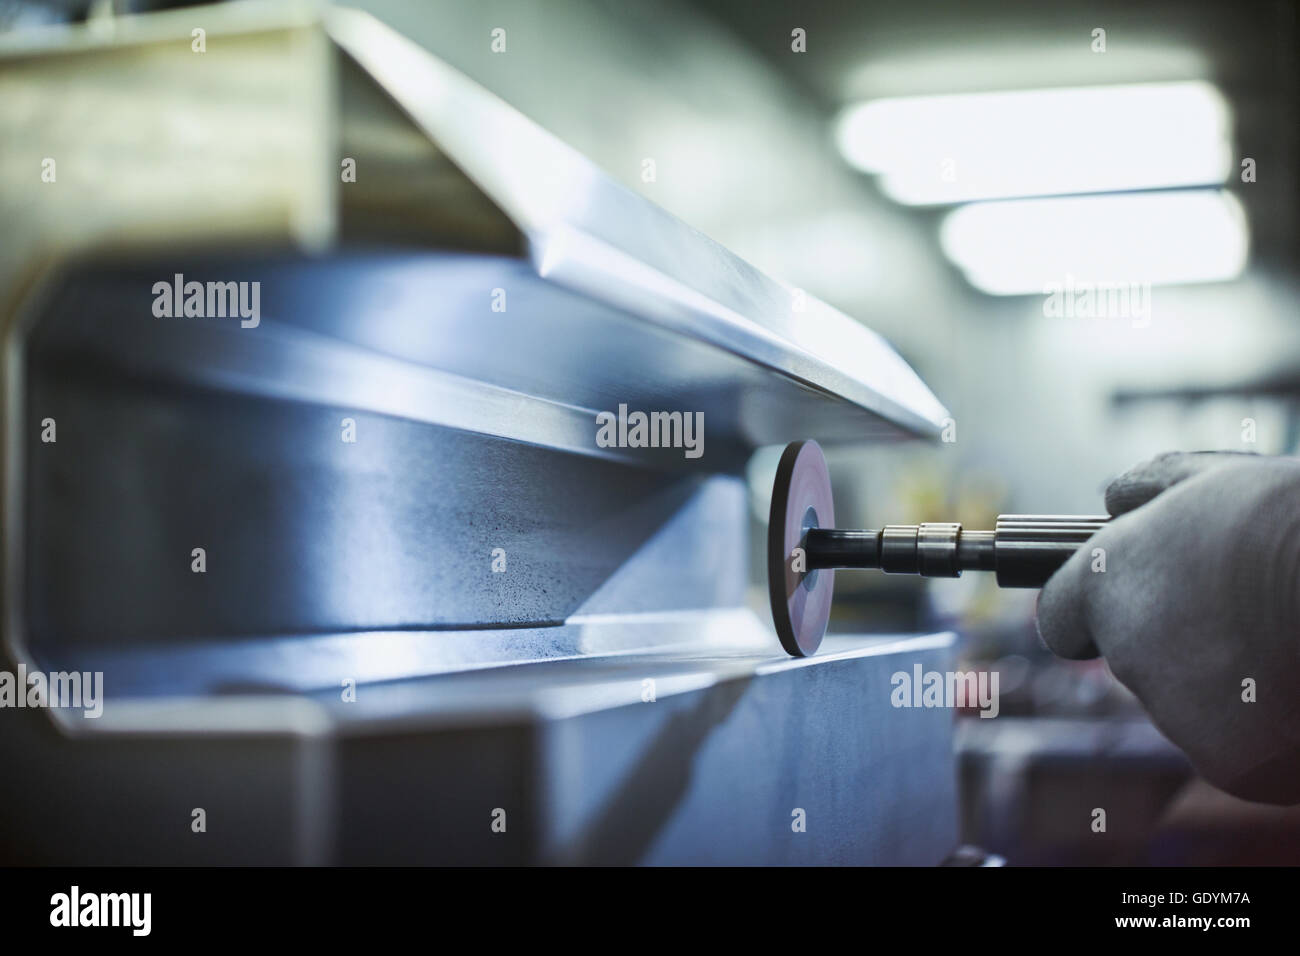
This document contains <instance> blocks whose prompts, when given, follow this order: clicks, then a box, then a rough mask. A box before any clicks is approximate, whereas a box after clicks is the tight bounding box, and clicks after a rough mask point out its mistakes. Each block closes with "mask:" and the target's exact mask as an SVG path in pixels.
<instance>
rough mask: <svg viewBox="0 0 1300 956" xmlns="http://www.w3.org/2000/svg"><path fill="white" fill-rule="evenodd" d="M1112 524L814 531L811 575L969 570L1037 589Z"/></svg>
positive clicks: (1011, 520)
mask: <svg viewBox="0 0 1300 956" xmlns="http://www.w3.org/2000/svg"><path fill="white" fill-rule="evenodd" d="M1109 520H1110V518H1109V517H1107V516H1105V515H999V516H998V519H997V524H996V526H995V528H994V530H992V531H975V530H970V531H968V530H966V529H964V528H963V527H962V526H961V525H960V524H957V523H956V522H946V521H945V522H925V523H922V524H901V525H900V524H892V525H885V527H884V528H882V529H880V530H878V531H875V530H866V531H841V530H837V529H833V528H813V529H811V530H809V531H808V534H807V535H806V537H805V540H804V542H803V548H804V552H805V555H806V560H807V567H808V570H809V572H812V571H817V570H822V569H826V568H875V569H878V570H881V571H884V572H885V573H886V574H919V575H921V576H922V577H927V578H956V577H960V576H961V573H962V572H963V571H992V572H993V573H994V574H995V575H997V581H998V585H999V586H1000V587H1004V588H1037V587H1042V586H1043V585H1044V584H1046V583H1047V579H1048V578H1050V577H1051V576H1052V575H1053V574H1054V573H1055V572H1056V569H1057V568H1059V567H1060V566H1061V565H1062V564H1064V563H1065V562H1066V561H1067V560H1068V559H1069V557H1070V555H1072V554H1074V552H1075V551H1077V550H1078V549H1079V547H1080V546H1081V545H1082V544H1083V543H1084V542H1085V541H1087V540H1088V539H1089V538H1091V537H1092V536H1093V535H1094V534H1096V533H1097V532H1098V531H1100V530H1101V528H1102V527H1103V526H1104V525H1105V524H1106V522H1108V521H1109Z"/></svg>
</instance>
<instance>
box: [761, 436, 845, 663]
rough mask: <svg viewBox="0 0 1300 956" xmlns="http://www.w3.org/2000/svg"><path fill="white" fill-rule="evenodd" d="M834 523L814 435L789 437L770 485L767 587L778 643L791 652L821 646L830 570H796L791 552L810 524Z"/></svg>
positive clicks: (828, 483)
mask: <svg viewBox="0 0 1300 956" xmlns="http://www.w3.org/2000/svg"><path fill="white" fill-rule="evenodd" d="M834 527H835V507H834V505H833V503H832V500H831V478H830V472H829V471H827V469H826V457H825V456H824V455H823V454H822V449H821V446H820V445H818V444H817V443H816V442H815V441H799V442H792V443H791V444H789V445H787V446H786V449H785V452H784V454H782V455H781V463H780V464H779V465H777V468H776V481H775V483H774V484H773V486H772V511H771V514H770V515H769V518H768V525H767V589H768V593H769V594H770V596H771V598H772V620H773V622H774V623H775V624H776V633H777V636H779V637H780V638H781V646H782V647H784V648H785V649H786V650H787V651H789V652H790V653H791V654H793V655H794V656H795V657H810V656H811V655H813V654H815V653H816V652H817V648H818V647H820V646H821V642H822V637H823V636H824V635H825V634H826V623H827V622H828V621H829V620H830V616H831V594H832V592H833V591H834V590H835V572H834V571H833V570H829V569H826V570H820V571H796V570H795V569H794V566H793V565H794V563H795V562H794V552H795V549H796V548H800V549H802V548H803V540H804V535H806V534H807V533H808V530H809V529H810V528H834ZM805 561H806V557H805ZM805 566H806V565H805Z"/></svg>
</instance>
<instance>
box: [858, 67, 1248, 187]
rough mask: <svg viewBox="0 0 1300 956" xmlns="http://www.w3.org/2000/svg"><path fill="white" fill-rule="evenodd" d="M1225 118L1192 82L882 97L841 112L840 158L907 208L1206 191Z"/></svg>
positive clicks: (1226, 154) (1223, 150)
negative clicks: (1031, 198)
mask: <svg viewBox="0 0 1300 956" xmlns="http://www.w3.org/2000/svg"><path fill="white" fill-rule="evenodd" d="M1231 122H1232V117H1231V110H1230V108H1229V107H1228V104H1227V102H1226V101H1225V100H1224V98H1223V96H1222V94H1220V93H1219V91H1218V89H1217V88H1216V87H1214V86H1213V85H1211V84H1209V83H1203V82H1199V81H1195V82H1186V83H1143V84H1135V85H1131V86H1098V87H1084V88H1078V89H1050V90H1028V91H1023V92H1002V93H970V94H957V95H949V96H913V97H900V98H895V99H881V100H875V101H873V102H869V103H864V104H860V105H858V106H855V107H852V108H850V109H849V110H847V111H846V112H845V113H844V114H843V116H841V118H840V120H839V123H838V124H837V130H836V138H837V141H838V144H839V148H840V151H841V152H842V153H843V154H844V157H845V159H847V160H848V161H849V162H850V163H851V164H853V165H854V166H856V167H857V168H859V169H862V170H864V171H866V172H870V173H878V174H880V175H881V177H882V180H881V188H882V189H883V190H884V191H885V193H886V194H887V195H888V196H889V197H890V198H892V199H894V200H896V201H897V202H900V203H905V204H907V205H935V204H942V203H955V202H964V201H969V200H976V199H999V198H1005V197H1013V196H1046V195H1060V194H1067V193H1089V192H1109V191H1116V190H1133V189H1160V188H1167V187H1177V186H1205V185H1217V184H1219V183H1222V182H1224V181H1225V180H1226V178H1227V176H1228V173H1229V170H1230V169H1231V168H1232V164H1233V156H1232V148H1231V136H1230V132H1231Z"/></svg>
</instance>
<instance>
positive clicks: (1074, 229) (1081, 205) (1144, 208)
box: [940, 189, 1249, 295]
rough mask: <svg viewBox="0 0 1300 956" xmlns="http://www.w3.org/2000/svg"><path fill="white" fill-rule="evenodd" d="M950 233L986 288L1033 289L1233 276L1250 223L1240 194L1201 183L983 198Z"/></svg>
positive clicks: (955, 257) (1003, 291)
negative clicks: (1140, 189)
mask: <svg viewBox="0 0 1300 956" xmlns="http://www.w3.org/2000/svg"><path fill="white" fill-rule="evenodd" d="M940 239H941V242H942V245H943V250H944V253H945V254H946V255H947V256H948V258H949V259H950V260H951V261H952V262H953V263H954V264H956V265H957V266H959V267H960V268H961V269H962V270H963V271H964V272H965V273H966V278H967V279H968V280H969V281H970V282H971V284H972V285H974V286H975V287H976V288H978V289H981V290H982V291H984V292H988V293H990V294H992V295H1029V294H1041V293H1043V292H1045V291H1047V290H1048V289H1049V288H1052V287H1060V286H1062V285H1070V284H1073V285H1075V286H1079V285H1082V284H1096V285H1100V284H1106V283H1116V284H1132V283H1141V284H1148V283H1149V284H1150V285H1177V284H1182V283H1189V282H1214V281H1221V280H1226V279H1233V278H1235V277H1236V276H1238V275H1240V274H1241V271H1242V269H1243V268H1245V265H1246V253H1247V247H1248V245H1249V230H1248V228H1247V225H1246V218H1245V215H1244V213H1243V212H1242V209H1241V206H1240V204H1239V203H1238V202H1237V200H1236V199H1234V198H1233V197H1232V196H1231V195H1230V194H1228V193H1226V192H1223V191H1221V190H1217V189H1194V190H1173V191H1168V192H1151V193H1121V194H1117V195H1103V196H1075V197H1069V198H1059V199H1027V200H1014V201H1011V202H992V203H975V204H973V205H970V206H962V207H961V208H959V209H955V210H953V211H952V212H950V213H949V214H948V215H947V217H946V218H945V219H944V222H943V226H942V229H941V232H940Z"/></svg>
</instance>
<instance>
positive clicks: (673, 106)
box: [0, 0, 1300, 863]
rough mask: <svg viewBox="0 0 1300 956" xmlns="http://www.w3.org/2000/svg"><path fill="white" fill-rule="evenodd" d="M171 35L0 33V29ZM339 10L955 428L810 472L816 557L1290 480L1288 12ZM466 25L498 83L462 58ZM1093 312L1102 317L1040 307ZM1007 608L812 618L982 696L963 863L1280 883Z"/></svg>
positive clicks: (972, 595) (1018, 598)
mask: <svg viewBox="0 0 1300 956" xmlns="http://www.w3.org/2000/svg"><path fill="white" fill-rule="evenodd" d="M173 5H174V4H165V3H164V4H155V3H148V2H145V3H137V2H130V3H124V4H105V5H103V6H100V5H98V4H86V3H63V4H58V3H54V4H49V3H46V4H38V3H32V2H26V0H23V2H14V0H0V18H2V22H3V23H4V26H5V27H6V28H10V29H12V28H17V27H21V26H24V25H34V24H36V23H40V22H46V21H57V20H60V19H79V18H81V17H83V16H86V15H87V13H89V14H90V15H92V16H93V15H95V12H96V9H99V10H100V11H102V10H103V9H106V8H115V9H117V10H119V11H121V10H130V11H136V10H145V9H154V8H156V7H159V6H173ZM351 5H352V6H356V7H359V8H363V9H367V10H369V11H371V12H373V13H375V14H376V15H377V16H378V17H379V18H381V19H382V20H384V21H385V22H386V23H388V24H390V25H391V26H393V27H395V28H396V29H398V30H399V31H401V32H402V33H404V34H406V35H407V36H409V37H411V38H413V39H415V40H416V41H417V42H418V43H420V44H421V45H423V46H424V47H426V48H427V49H429V50H431V51H432V52H434V53H435V54H437V55H439V56H440V57H442V58H444V59H445V60H447V61H448V62H449V63H451V64H452V65H454V66H456V67H458V68H459V69H461V70H463V71H464V72H466V73H467V74H469V75H470V76H471V77H472V78H474V79H475V80H477V81H478V82H480V83H482V84H483V85H484V86H486V87H487V88H489V89H491V90H492V91H494V92H496V93H498V94H499V95H501V96H502V97H503V98H504V99H506V100H507V101H508V102H510V103H511V104H513V105H514V106H516V107H518V108H519V109H521V110H522V111H523V112H524V113H526V114H528V115H529V116H531V117H532V118H533V119H535V120H537V121H538V122H539V123H540V124H541V125H542V126H544V127H546V128H547V129H548V130H550V131H551V132H553V133H555V134H556V135H558V136H559V137H560V138H562V139H563V140H565V141H567V142H568V143H570V144H571V145H573V146H574V147H576V148H577V149H578V150H579V151H581V152H582V153H585V154H586V155H587V156H589V157H590V158H592V159H593V160H594V161H596V162H597V163H598V164H599V165H601V166H602V167H604V168H605V169H606V170H607V171H609V172H610V173H611V174H612V175H613V176H614V177H616V178H617V179H619V180H621V181H622V182H624V183H626V184H627V185H628V186H630V187H631V188H633V189H635V190H637V191H638V192H640V193H641V194H643V195H645V196H646V197H648V198H650V199H652V200H653V201H655V202H656V203H659V204H661V205H662V206H664V207H666V208H667V209H668V210H670V211H671V212H673V213H674V214H676V215H677V216H679V217H680V218H682V219H683V220H685V221H686V222H688V223H690V224H691V225H693V226H695V227H697V228H698V229H700V230H701V231H703V232H705V233H707V234H708V235H710V236H712V237H713V238H715V239H717V240H718V241H719V242H721V243H722V244H723V245H725V246H727V247H729V248H730V249H732V250H734V251H736V252H737V253H738V254H740V255H741V256H743V257H745V258H747V259H749V260H750V261H752V262H753V263H754V264H756V265H757V266H759V267H760V268H762V269H763V270H765V271H766V272H768V273H769V274H771V275H773V276H776V277H779V278H781V279H783V280H785V281H787V282H788V283H790V284H791V285H792V286H795V287H797V288H803V289H806V290H808V291H809V292H811V293H813V294H815V295H817V296H819V297H821V298H823V299H825V300H827V301H828V302H830V303H831V304H833V305H834V306H837V307H838V308H839V309H841V310H842V311H844V312H845V313H847V314H848V315H850V316H853V317H855V318H857V319H860V320H861V321H863V322H864V323H866V324H867V325H869V326H870V327H871V328H873V329H875V330H876V331H878V332H879V333H881V334H882V335H884V336H885V337H886V338H887V339H888V340H889V341H890V342H892V343H893V344H894V345H895V346H896V347H897V348H898V349H899V351H900V352H901V353H902V354H903V356H904V357H905V358H906V359H907V360H908V361H909V362H910V363H911V364H912V365H913V367H914V368H916V369H917V371H918V372H919V373H920V375H921V376H922V378H924V380H925V381H926V382H927V383H928V384H929V385H930V386H931V387H932V388H933V390H934V391H935V393H936V394H937V395H938V396H939V398H940V399H941V400H942V401H943V403H944V404H945V405H946V406H947V407H948V409H949V410H950V411H951V413H952V422H951V423H950V428H949V429H948V430H947V432H946V433H945V436H944V441H942V442H940V443H937V444H933V445H930V444H924V443H907V444H900V445H894V446H888V447H881V446H875V445H873V446H870V447H866V446H863V447H862V448H861V449H852V448H847V449H843V448H841V449H833V450H832V452H831V454H830V459H831V465H832V471H833V475H834V479H835V484H836V488H835V496H836V508H837V517H838V519H839V524H840V525H841V526H847V527H854V526H858V527H871V526H879V525H880V524H881V523H884V522H904V521H906V522H917V521H926V520H960V521H963V522H966V523H968V524H969V525H970V526H974V527H991V526H992V524H991V522H992V519H993V517H994V516H995V515H996V514H998V513H1000V512H1001V513H1040V512H1046V513H1083V514H1088V513H1097V512H1099V511H1100V510H1102V502H1101V494H1102V490H1103V489H1104V487H1105V485H1106V484H1107V482H1108V481H1109V480H1110V479H1111V478H1113V477H1114V476H1115V475H1116V474H1118V473H1119V472H1121V471H1122V470H1123V469H1125V468H1126V467H1128V466H1129V465H1131V464H1133V463H1135V462H1137V461H1139V460H1141V459H1143V458H1146V457H1148V456H1150V455H1153V454H1155V453H1158V452H1160V451H1164V450H1169V449H1206V448H1225V449H1238V450H1248V451H1257V452H1261V453H1267V454H1278V453H1294V452H1295V451H1296V448H1297V443H1298V441H1300V332H1298V329H1297V323H1298V321H1300V276H1298V274H1297V266H1296V263H1297V252H1300V233H1298V231H1297V219H1298V213H1300V197H1298V195H1297V170H1298V161H1300V156H1298V154H1297V148H1298V147H1297V130H1300V124H1298V123H1297V105H1298V104H1297V99H1298V96H1300V88H1298V83H1300V71H1297V69H1296V47H1297V39H1300V32H1298V31H1300V27H1298V25H1297V8H1296V5H1295V4H1293V3H1291V2H1288V0H1275V2H1258V3H1256V2H1249V3H1235V4H1223V3H1218V2H1201V0H1156V2H1132V0H1088V2H1061V3H1052V4H1043V3H1018V2H981V3H971V2H967V0H942V2H939V0H912V2H908V3H884V2H879V3H877V2H861V0H842V2H809V3H792V2H782V0H675V2H656V3H636V2H634V3H628V2H621V0H563V2H546V3H538V2H535V0H479V2H474V3H467V2H464V0H435V2H428V3H425V2H421V3H410V2H408V0H354V2H353V3H352V4H351ZM495 27H506V28H507V29H508V32H509V43H510V48H509V49H510V54H511V55H510V56H507V57H498V56H494V55H493V54H492V52H491V50H490V49H489V45H488V44H487V43H480V44H474V45H468V44H465V43H463V42H462V38H463V37H465V36H471V35H472V36H480V35H483V36H486V35H487V34H488V33H489V32H490V31H491V30H492V29H493V28H495ZM1105 282H1121V283H1131V285H1130V286H1128V287H1127V288H1126V291H1130V292H1132V295H1131V296H1128V297H1126V298H1125V299H1124V301H1120V302H1119V303H1118V307H1117V306H1116V300H1115V299H1114V298H1111V299H1109V300H1108V301H1109V306H1108V307H1102V306H1101V305H1099V304H1098V301H1097V300H1096V299H1094V298H1092V297H1089V299H1088V300H1087V301H1084V300H1083V299H1082V298H1080V297H1078V296H1076V295H1074V294H1073V290H1074V289H1077V288H1085V287H1087V286H1088V285H1089V284H1090V283H1105ZM1054 293H1059V294H1054ZM1067 300H1069V301H1067ZM771 467H772V462H771V461H765V460H762V458H761V457H760V459H759V460H757V461H755V462H754V463H753V465H752V470H753V472H754V474H755V475H764V474H770V473H771ZM754 497H755V502H754V504H755V507H754V516H755V517H754V527H755V529H756V530H757V529H759V528H760V527H761V524H762V523H763V522H764V521H765V518H766V511H765V508H766V502H765V497H764V491H763V490H762V487H761V482H756V483H755V496H754ZM761 540H762V538H761V536H760V535H757V534H756V535H755V542H756V545H755V547H756V548H757V545H758V543H759V542H761ZM754 565H755V575H754V580H755V582H761V580H762V579H761V572H760V571H759V567H760V565H759V558H758V555H757V553H756V554H755V559H754ZM1034 597H1035V592H1016V591H1003V592H999V591H998V590H997V589H996V588H995V587H994V585H993V583H992V582H991V581H989V580H987V579H985V578H984V577H969V576H968V578H966V579H959V580H955V581H942V582H924V581H920V580H912V579H908V580H901V579H889V578H883V577H882V576H879V575H857V576H853V575H841V577H840V581H839V583H838V584H837V603H836V607H835V615H836V616H835V618H834V619H833V621H832V629H835V630H886V631H903V630H907V631H911V630H921V629H925V628H934V627H937V626H938V627H949V626H951V627H955V628H957V629H958V630H959V631H960V633H961V634H962V635H963V641H964V643H963V659H964V661H965V662H966V663H967V664H969V665H971V666H981V667H988V668H993V669H996V670H997V671H998V672H999V674H1000V687H1001V694H1002V703H1001V715H1000V716H999V718H998V719H997V720H979V719H975V718H974V717H967V718H965V719H963V720H962V722H961V723H962V726H961V729H960V732H959V734H958V740H959V747H960V760H961V768H962V781H963V786H964V795H963V811H962V812H963V827H964V834H963V836H964V838H965V840H966V841H967V842H969V843H973V844H978V845H980V846H982V847H984V848H986V849H989V850H991V851H993V852H995V853H998V854H1002V855H1004V856H1006V857H1008V858H1010V859H1013V860H1015V861H1017V862H1081V863H1085V862H1160V863H1181V862H1197V863H1219V862H1252V861H1253V862H1261V861H1270V860H1276V859H1288V858H1289V859H1291V860H1294V859H1295V858H1296V855H1297V852H1298V850H1297V846H1296V844H1295V842H1294V837H1290V838H1286V837H1283V836H1281V834H1284V833H1286V832H1294V831H1288V829H1287V827H1286V814H1285V812H1284V811H1281V810H1274V809H1267V810H1266V809H1263V808H1255V807H1250V806H1248V805H1245V804H1238V803H1237V802H1236V801H1232V800H1230V799H1229V798H1226V797H1223V796H1220V795H1217V794H1214V793H1212V792H1211V791H1209V790H1208V789H1207V788H1205V787H1203V786H1201V785H1199V784H1197V783H1195V782H1194V781H1191V782H1189V780H1190V771H1189V769H1188V767H1187V765H1186V763H1185V761H1184V759H1183V758H1182V756H1181V755H1180V754H1179V753H1178V752H1177V751H1176V750H1175V749H1174V748H1173V747H1172V745H1170V744H1168V743H1167V742H1165V741H1164V740H1163V739H1162V738H1161V737H1160V736H1159V734H1158V733H1156V732H1155V731H1154V729H1153V728H1152V727H1151V726H1150V725H1149V724H1148V723H1147V722H1146V721H1145V719H1144V718H1143V717H1142V715H1141V711H1140V709H1139V708H1138V707H1137V705H1136V703H1135V702H1134V701H1133V700H1132V698H1130V697H1129V695H1127V694H1126V693H1125V692H1124V691H1123V689H1122V688H1121V687H1120V686H1119V685H1118V684H1116V683H1115V682H1114V681H1113V679H1112V678H1111V677H1110V675H1109V674H1108V672H1107V671H1106V669H1105V666H1104V664H1101V663H1099V662H1069V663H1067V662H1061V661H1056V660H1054V659H1053V658H1051V657H1050V655H1048V654H1047V653H1046V652H1045V651H1044V650H1042V649H1041V648H1040V646H1039V645H1038V642H1037V640H1036V636H1035V631H1034V624H1033V610H1034V608H1033V601H1034ZM762 600H763V598H762V596H761V593H760V594H758V596H757V598H756V601H758V602H761V601H762ZM1100 776H1106V777H1109V778H1112V780H1113V784H1114V787H1115V788H1121V789H1117V790H1116V792H1124V793H1127V794H1129V805H1128V806H1124V807H1116V808H1112V809H1111V811H1110V814H1109V819H1110V832H1109V834H1108V837H1107V839H1106V840H1104V841H1101V840H1089V839H1088V834H1086V833H1080V832H1078V831H1079V828H1078V827H1077V826H1074V825H1073V824H1069V825H1067V823H1066V821H1067V819H1073V818H1074V817H1073V814H1071V813H1070V812H1069V809H1068V808H1069V806H1070V801H1071V799H1072V797H1071V794H1072V793H1073V792H1074V791H1075V789H1076V788H1075V783H1076V782H1077V781H1079V780H1081V779H1085V778H1086V779H1094V780H1095V779H1097V778H1098V777H1100ZM1242 833H1247V834H1249V835H1250V837H1249V839H1243V838H1242V836H1241V835H1242ZM1153 834H1154V836H1153ZM1288 839H1290V840H1291V841H1292V842H1290V843H1288V842H1287V840H1288Z"/></svg>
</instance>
